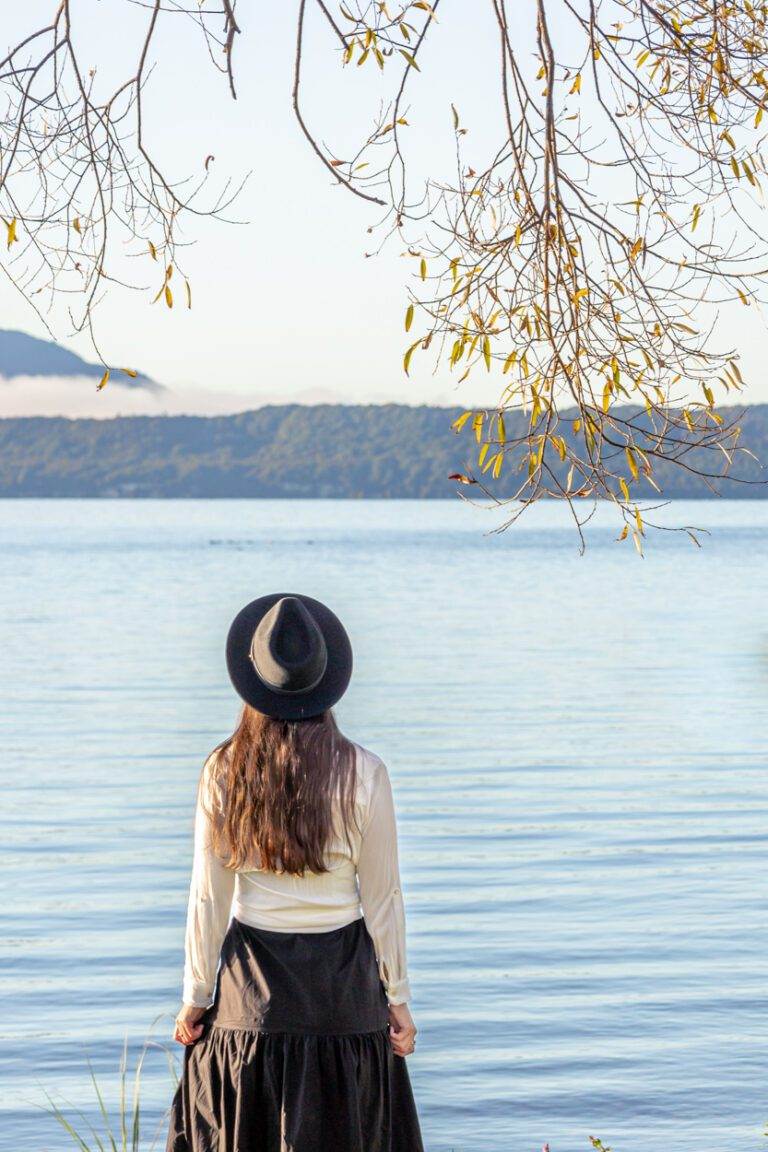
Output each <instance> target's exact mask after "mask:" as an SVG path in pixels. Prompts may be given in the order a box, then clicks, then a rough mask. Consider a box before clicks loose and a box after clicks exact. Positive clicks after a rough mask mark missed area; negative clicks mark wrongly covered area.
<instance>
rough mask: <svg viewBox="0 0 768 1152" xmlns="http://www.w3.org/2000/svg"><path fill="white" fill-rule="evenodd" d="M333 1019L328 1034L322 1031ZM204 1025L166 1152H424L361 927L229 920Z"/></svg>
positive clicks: (189, 1052) (174, 1108) (189, 1058)
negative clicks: (304, 929)
mask: <svg viewBox="0 0 768 1152" xmlns="http://www.w3.org/2000/svg"><path fill="white" fill-rule="evenodd" d="M339 978H341V979H343V980H344V979H345V980H346V983H345V985H344V987H343V988H342V989H341V990H339V987H338V985H337V984H336V981H337V979H339ZM350 978H352V985H351V986H350V983H349V980H350ZM238 1005H241V1006H242V1007H241V1008H238ZM334 1006H336V1007H337V1008H338V1010H337V1011H335V1012H334ZM331 1020H332V1021H333V1028H334V1030H333V1031H319V1030H318V1027H317V1026H318V1024H319V1023H326V1024H327V1023H328V1022H329V1021H331ZM201 1023H203V1028H204V1030H203V1035H202V1036H201V1038H200V1039H199V1040H198V1041H197V1042H196V1043H195V1044H193V1045H190V1046H188V1047H187V1048H186V1049H185V1051H184V1066H183V1070H182V1075H181V1079H180V1081H179V1085H178V1088H177V1090H176V1094H175V1096H174V1099H173V1103H172V1105H171V1117H170V1125H169V1130H168V1141H167V1146H166V1149H167V1152H423V1144H422V1139H421V1133H420V1128H419V1120H418V1115H417V1112H416V1107H415V1103H414V1099H413V1093H412V1090H411V1084H410V1078H409V1076H408V1069H407V1066H406V1062H405V1060H404V1059H403V1058H402V1057H400V1056H396V1055H395V1054H394V1053H393V1051H392V1047H391V1044H390V1040H389V1034H388V1022H387V1006H386V996H385V994H384V990H383V987H382V986H381V982H380V980H379V977H378V970H377V968H376V964H375V958H374V954H373V947H372V943H371V940H370V937H369V935H368V933H367V930H366V929H365V926H364V923H363V921H362V920H357V921H354V922H353V923H352V924H350V925H347V926H346V927H345V928H341V929H337V930H335V931H333V932H328V933H290V934H289V933H275V932H266V931H263V930H261V929H254V928H252V927H250V926H249V925H244V924H242V923H240V922H239V921H237V920H233V922H232V924H231V925H230V929H229V931H228V933H227V937H226V938H225V941H224V945H223V946H222V958H221V963H220V967H219V977H218V983H217V991H216V996H215V999H214V1004H213V1005H212V1006H211V1008H209V1009H208V1010H207V1012H206V1014H205V1015H204V1016H203V1018H202V1020H201ZM355 1023H359V1024H362V1029H361V1030H359V1031H353V1030H352V1029H353V1028H354V1025H355ZM372 1023H373V1024H375V1025H376V1026H375V1027H371V1024H372Z"/></svg>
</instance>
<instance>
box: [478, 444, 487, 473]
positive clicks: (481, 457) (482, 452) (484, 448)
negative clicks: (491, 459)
mask: <svg viewBox="0 0 768 1152" xmlns="http://www.w3.org/2000/svg"><path fill="white" fill-rule="evenodd" d="M489 448H490V444H489V443H488V441H487V440H486V442H485V444H483V446H482V448H481V449H480V454H479V456H478V457H477V466H478V468H482V466H483V460H485V457H486V456H487V455H488V449H489Z"/></svg>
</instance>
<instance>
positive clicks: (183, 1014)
mask: <svg viewBox="0 0 768 1152" xmlns="http://www.w3.org/2000/svg"><path fill="white" fill-rule="evenodd" d="M205 1012H207V1008H194V1007H193V1006H192V1005H191V1004H182V1006H181V1011H180V1012H179V1014H178V1016H177V1017H176V1028H175V1030H174V1033H173V1038H174V1040H178V1042H179V1044H194V1043H195V1041H196V1040H199V1039H200V1034H201V1033H202V1031H203V1026H202V1024H198V1020H199V1019H200V1017H201V1016H202V1015H203V1014H204V1013H205Z"/></svg>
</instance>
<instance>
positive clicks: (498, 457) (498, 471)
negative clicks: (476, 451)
mask: <svg viewBox="0 0 768 1152" xmlns="http://www.w3.org/2000/svg"><path fill="white" fill-rule="evenodd" d="M503 459H504V455H503V453H502V452H497V453H496V463H495V464H494V466H493V472H492V473H491V475H492V476H493V478H494V480H498V478H499V476H501V465H502V461H503Z"/></svg>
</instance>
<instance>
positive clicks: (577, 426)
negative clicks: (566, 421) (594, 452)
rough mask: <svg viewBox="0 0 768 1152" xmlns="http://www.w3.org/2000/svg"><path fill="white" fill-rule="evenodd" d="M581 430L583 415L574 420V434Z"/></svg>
mask: <svg viewBox="0 0 768 1152" xmlns="http://www.w3.org/2000/svg"><path fill="white" fill-rule="evenodd" d="M580 431H581V417H580V416H579V417H577V418H576V419H575V420H574V422H573V434H574V436H576V435H577V434H578V433H579V432H580Z"/></svg>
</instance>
